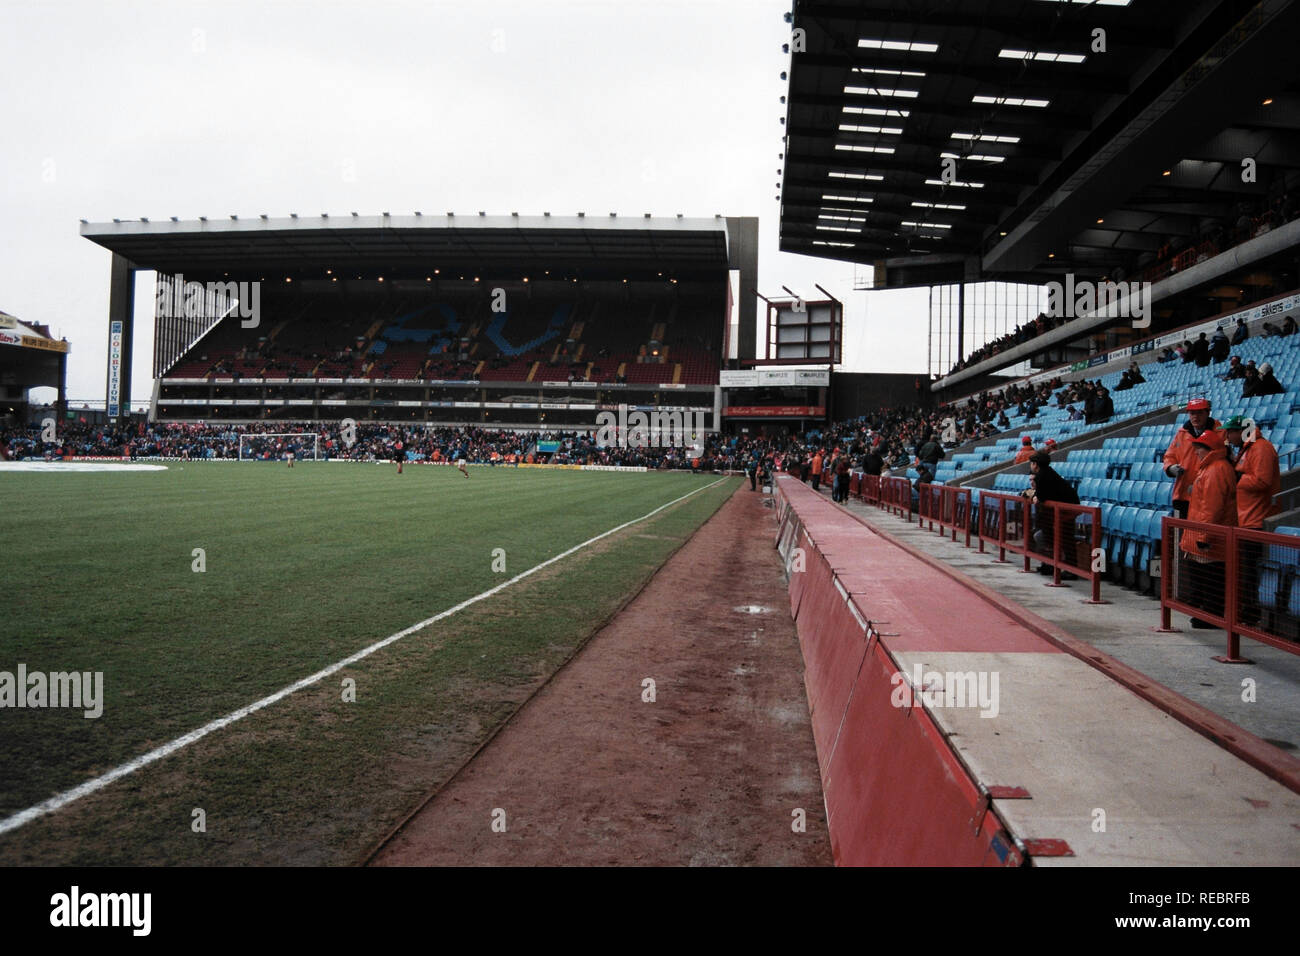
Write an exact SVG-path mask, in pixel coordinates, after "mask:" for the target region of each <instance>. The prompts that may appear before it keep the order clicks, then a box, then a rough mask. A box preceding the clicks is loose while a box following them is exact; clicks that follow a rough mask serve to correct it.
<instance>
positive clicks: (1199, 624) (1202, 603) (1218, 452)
mask: <svg viewBox="0 0 1300 956" xmlns="http://www.w3.org/2000/svg"><path fill="white" fill-rule="evenodd" d="M1191 447H1192V451H1193V454H1195V455H1196V459H1197V468H1196V477H1195V479H1194V480H1193V481H1192V489H1191V498H1190V501H1189V503H1188V511H1187V518H1188V520H1189V521H1198V522H1201V523H1203V524H1214V525H1222V526H1224V527H1227V528H1232V527H1235V526H1236V524H1237V473H1236V472H1235V471H1234V470H1233V467H1232V463H1231V462H1229V461H1228V446H1227V443H1226V442H1225V441H1224V438H1223V433H1222V432H1218V431H1214V430H1206V431H1204V432H1202V433H1201V434H1200V435H1198V436H1196V437H1195V438H1193V439H1192V440H1191ZM1178 547H1179V550H1181V551H1182V552H1183V554H1184V556H1185V557H1186V560H1187V561H1188V562H1189V564H1188V569H1189V574H1188V576H1189V578H1190V582H1189V583H1190V590H1191V593H1190V594H1189V595H1188V596H1187V598H1188V600H1187V603H1188V604H1191V605H1193V606H1194V607H1199V608H1200V609H1201V610H1203V611H1205V612H1206V613H1207V614H1210V615H1212V616H1214V617H1222V616H1223V605H1224V569H1225V567H1226V563H1227V560H1228V550H1227V545H1226V542H1225V539H1224V537H1223V536H1222V535H1218V534H1214V533H1212V532H1208V531H1192V530H1185V531H1184V532H1183V536H1182V540H1181V541H1180V542H1179V545H1178ZM1217 626H1218V625H1217V624H1211V623H1210V622H1209V621H1203V620H1201V619H1200V618H1197V617H1193V618H1192V627H1195V628H1213V627H1217Z"/></svg>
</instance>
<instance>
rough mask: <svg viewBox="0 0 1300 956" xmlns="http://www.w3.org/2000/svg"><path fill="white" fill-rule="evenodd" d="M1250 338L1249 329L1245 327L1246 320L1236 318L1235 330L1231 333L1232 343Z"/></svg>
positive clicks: (1238, 343)
mask: <svg viewBox="0 0 1300 956" xmlns="http://www.w3.org/2000/svg"><path fill="white" fill-rule="evenodd" d="M1248 338H1250V329H1248V328H1246V320H1245V319H1238V320H1237V330H1236V331H1235V332H1233V333H1232V344H1233V345H1240V344H1241V343H1242V342H1244V341H1246V339H1248Z"/></svg>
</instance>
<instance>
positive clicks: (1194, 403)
mask: <svg viewBox="0 0 1300 956" xmlns="http://www.w3.org/2000/svg"><path fill="white" fill-rule="evenodd" d="M1187 410H1188V411H1189V412H1199V411H1206V412H1208V411H1209V410H1210V400H1209V399H1208V398H1194V399H1192V400H1191V401H1190V402H1188V403H1187Z"/></svg>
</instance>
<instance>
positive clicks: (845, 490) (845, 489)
mask: <svg viewBox="0 0 1300 956" xmlns="http://www.w3.org/2000/svg"><path fill="white" fill-rule="evenodd" d="M832 471H833V473H834V475H835V478H834V481H835V488H834V491H835V495H834V497H835V500H836V501H841V502H843V501H848V500H849V456H848V453H847V452H845V453H843V454H841V455H840V456H839V457H838V458H836V459H835V467H834V468H833V469H832Z"/></svg>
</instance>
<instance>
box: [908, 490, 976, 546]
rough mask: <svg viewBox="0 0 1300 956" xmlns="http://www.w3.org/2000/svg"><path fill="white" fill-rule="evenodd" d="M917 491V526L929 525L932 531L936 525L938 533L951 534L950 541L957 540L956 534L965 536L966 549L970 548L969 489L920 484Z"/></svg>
mask: <svg viewBox="0 0 1300 956" xmlns="http://www.w3.org/2000/svg"><path fill="white" fill-rule="evenodd" d="M916 490H917V496H918V498H917V511H916V513H917V525H918V526H919V525H921V524H923V523H924V522H927V521H928V522H929V523H930V530H931V531H933V530H934V526H935V524H936V523H938V525H939V533H940V534H945V533H949V532H950V533H951V535H952V540H953V541H956V540H957V533H958V532H959V531H960V532H964V533H965V535H966V547H968V548H969V547H970V532H971V528H970V518H971V490H970V489H969V488H957V487H949V486H948V485H931V484H926V483H921V484H918V485H917V486H916Z"/></svg>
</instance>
